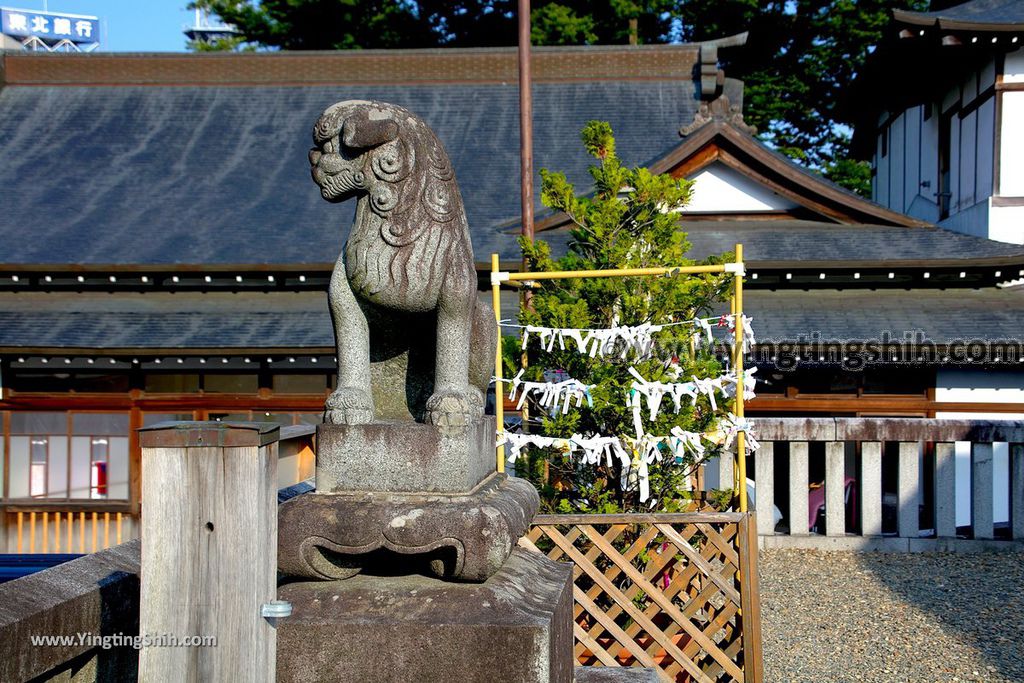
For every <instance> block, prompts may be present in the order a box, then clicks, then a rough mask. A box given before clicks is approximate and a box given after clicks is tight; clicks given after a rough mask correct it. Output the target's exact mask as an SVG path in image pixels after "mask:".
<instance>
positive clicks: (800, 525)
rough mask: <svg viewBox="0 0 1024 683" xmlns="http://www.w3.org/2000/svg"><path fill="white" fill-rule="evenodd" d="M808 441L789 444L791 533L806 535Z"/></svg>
mask: <svg viewBox="0 0 1024 683" xmlns="http://www.w3.org/2000/svg"><path fill="white" fill-rule="evenodd" d="M807 527H808V524H807V442H806V441H792V442H790V444H789V533H790V534H791V535H793V536H806V535H807V534H808V530H807Z"/></svg>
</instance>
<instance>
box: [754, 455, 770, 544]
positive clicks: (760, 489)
mask: <svg viewBox="0 0 1024 683" xmlns="http://www.w3.org/2000/svg"><path fill="white" fill-rule="evenodd" d="M754 477H755V490H754V491H755V496H754V502H755V504H756V510H757V533H758V534H759V535H761V536H771V535H773V534H774V533H775V515H774V511H773V508H774V507H775V443H774V442H772V441H762V442H761V447H760V448H758V449H757V450H756V451H755V452H754Z"/></svg>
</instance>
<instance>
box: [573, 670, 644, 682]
mask: <svg viewBox="0 0 1024 683" xmlns="http://www.w3.org/2000/svg"><path fill="white" fill-rule="evenodd" d="M660 681H661V678H660V677H659V676H658V670H657V669H647V668H641V667H637V666H630V667H618V666H578V667H576V678H575V679H574V683H659V682H660Z"/></svg>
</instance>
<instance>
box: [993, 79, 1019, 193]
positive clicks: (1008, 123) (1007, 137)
mask: <svg viewBox="0 0 1024 683" xmlns="http://www.w3.org/2000/svg"><path fill="white" fill-rule="evenodd" d="M1022 78H1024V76H1022ZM1000 133H1001V137H1002V148H1001V149H1000V152H999V194H1000V195H1002V196H1004V197H1024V92H1012V91H1004V92H1003V115H1002V128H1001V129H1000Z"/></svg>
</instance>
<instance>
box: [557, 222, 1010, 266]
mask: <svg viewBox="0 0 1024 683" xmlns="http://www.w3.org/2000/svg"><path fill="white" fill-rule="evenodd" d="M682 229H683V230H685V231H686V233H687V236H688V239H689V241H690V244H691V245H692V248H691V249H690V252H689V253H688V254H687V256H688V257H689V258H693V259H703V258H706V257H708V256H712V255H716V254H723V253H725V252H729V251H732V250H733V248H734V247H735V245H736V243H737V242H739V243H742V244H743V254H744V256H743V258H744V260H745V261H746V262H747V263H750V264H754V265H757V266H760V267H771V266H775V267H782V266H790V267H813V266H816V265H822V266H823V267H838V266H843V267H854V266H858V267H866V266H871V265H877V266H886V265H888V266H895V265H908V266H915V265H920V266H933V267H934V266H937V265H940V264H943V263H949V264H966V263H967V262H974V263H977V262H989V263H992V264H997V263H1003V262H1007V263H1010V262H1012V263H1024V246H1021V245H1019V244H1007V243H1005V242H996V241H993V240H988V239H984V238H981V237H972V236H970V235H964V234H961V233H958V232H952V231H950V230H945V229H943V228H935V227H919V228H908V227H903V226H898V227H897V226H891V225H837V224H835V223H825V222H819V221H805V220H721V221H708V220H703V221H702V220H692V219H687V218H686V217H685V216H684V217H683V219H682ZM537 237H538V239H542V240H544V241H546V242H548V243H549V244H550V245H551V250H552V252H553V253H555V254H562V253H565V250H566V248H567V247H566V245H567V243H568V240H569V233H568V229H567V228H559V229H556V230H549V231H546V232H543V233H540V234H539V235H537Z"/></svg>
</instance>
